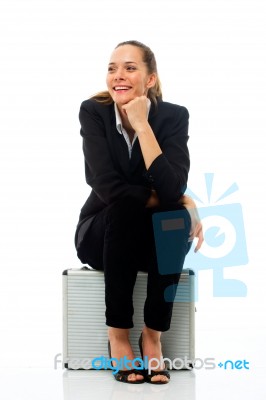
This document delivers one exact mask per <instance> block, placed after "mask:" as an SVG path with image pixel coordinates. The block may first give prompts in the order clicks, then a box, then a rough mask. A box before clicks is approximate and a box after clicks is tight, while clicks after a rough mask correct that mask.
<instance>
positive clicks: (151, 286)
mask: <svg viewBox="0 0 266 400" xmlns="http://www.w3.org/2000/svg"><path fill="white" fill-rule="evenodd" d="M156 212H159V210H156ZM179 213H180V217H181V218H182V219H184V226H183V229H182V230H180V232H179V234H178V243H176V246H177V252H176V255H175V257H174V260H171V264H173V265H174V266H175V265H176V268H175V267H174V268H173V266H172V267H171V268H170V270H169V269H168V268H167V266H166V267H164V268H162V266H161V265H160V266H159V265H158V253H157V252H156V246H155V240H154V235H153V231H154V227H153V226H152V222H151V223H150V225H149V229H150V230H152V233H151V234H149V235H147V237H149V238H150V244H149V245H148V246H147V248H149V250H150V251H149V255H148V259H147V261H146V265H147V267H146V268H147V272H148V281H147V297H146V301H145V305H144V322H145V324H146V326H147V327H149V328H151V329H154V330H157V331H167V330H168V329H169V328H170V324H171V317H172V309H173V302H174V298H175V295H176V290H177V286H178V283H179V279H180V276H181V271H182V268H183V264H184V261H185V257H186V254H187V253H188V251H189V249H190V247H191V243H189V242H188V237H189V232H190V227H191V220H190V216H189V214H188V212H187V211H186V210H185V209H181V210H179V211H178V215H179ZM159 214H160V212H159ZM147 226H148V225H147ZM157 244H158V243H157ZM160 245H162V243H160ZM167 245H168V243H165V246H160V248H159V249H157V251H160V258H162V255H163V256H165V259H166V260H167V257H168V254H167V252H168V251H169V249H168V248H167ZM170 245H171V244H170Z"/></svg>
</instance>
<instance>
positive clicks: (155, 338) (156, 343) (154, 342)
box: [142, 326, 169, 383]
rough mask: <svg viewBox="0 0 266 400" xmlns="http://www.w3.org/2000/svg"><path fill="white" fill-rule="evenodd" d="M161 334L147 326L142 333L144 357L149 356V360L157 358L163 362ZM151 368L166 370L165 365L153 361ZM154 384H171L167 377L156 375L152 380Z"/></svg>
mask: <svg viewBox="0 0 266 400" xmlns="http://www.w3.org/2000/svg"><path fill="white" fill-rule="evenodd" d="M160 338H161V332H159V331H155V330H153V329H150V328H148V327H147V326H145V327H144V328H143V331H142V349H143V357H144V356H147V357H148V360H150V359H152V358H156V359H157V360H159V361H160V362H161V357H162V345H161V340H160ZM151 368H152V370H153V371H162V370H164V369H165V365H164V364H163V365H160V366H159V367H158V363H157V362H156V361H152V363H151ZM151 381H152V382H162V383H167V382H169V378H168V377H167V376H165V375H160V374H158V375H155V376H153V377H152V378H151Z"/></svg>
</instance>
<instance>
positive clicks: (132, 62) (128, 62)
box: [108, 61, 137, 65]
mask: <svg viewBox="0 0 266 400" xmlns="http://www.w3.org/2000/svg"><path fill="white" fill-rule="evenodd" d="M115 64H116V63H114V62H111V63H109V64H108V65H115ZM124 64H137V63H136V62H135V61H126V62H125V63H124Z"/></svg>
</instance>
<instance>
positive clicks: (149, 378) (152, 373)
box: [139, 333, 170, 385]
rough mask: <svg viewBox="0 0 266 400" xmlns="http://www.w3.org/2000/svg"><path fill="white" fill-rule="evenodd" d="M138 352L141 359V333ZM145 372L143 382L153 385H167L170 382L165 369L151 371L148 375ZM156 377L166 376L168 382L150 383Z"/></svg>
mask: <svg viewBox="0 0 266 400" xmlns="http://www.w3.org/2000/svg"><path fill="white" fill-rule="evenodd" d="M139 350H140V354H141V358H142V359H143V348H142V333H141V335H140V337H139ZM145 371H146V374H145V382H148V383H152V384H153V385H164V384H165V383H169V381H170V374H169V372H168V371H167V370H166V369H163V370H161V371H153V370H151V373H150V374H148V371H147V370H145ZM157 375H163V376H166V377H167V378H168V381H152V380H151V379H152V378H153V377H154V376H157Z"/></svg>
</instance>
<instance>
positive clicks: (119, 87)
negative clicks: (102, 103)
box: [106, 45, 156, 107]
mask: <svg viewBox="0 0 266 400" xmlns="http://www.w3.org/2000/svg"><path fill="white" fill-rule="evenodd" d="M155 82H156V75H155V74H148V71H147V66H146V64H145V63H144V62H143V60H142V50H141V49H140V48H139V47H136V46H132V45H123V46H120V47H118V48H117V49H115V50H114V51H113V53H112V55H111V58H110V62H109V65H108V73H107V77H106V83H107V87H108V91H109V93H110V95H111V96H112V99H113V100H114V102H115V103H116V104H117V105H118V107H119V106H120V107H121V106H122V105H123V104H127V103H128V102H129V101H131V100H133V99H134V98H135V97H138V96H143V95H145V96H146V95H147V93H148V89H149V88H150V87H152V86H154V85H155Z"/></svg>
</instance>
